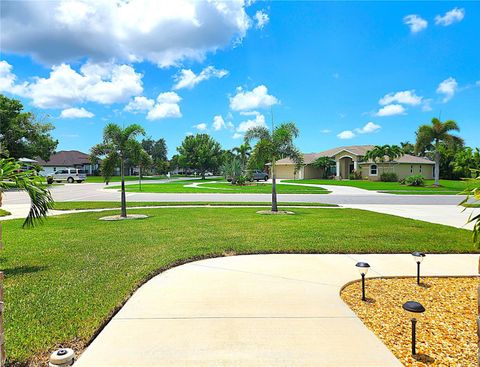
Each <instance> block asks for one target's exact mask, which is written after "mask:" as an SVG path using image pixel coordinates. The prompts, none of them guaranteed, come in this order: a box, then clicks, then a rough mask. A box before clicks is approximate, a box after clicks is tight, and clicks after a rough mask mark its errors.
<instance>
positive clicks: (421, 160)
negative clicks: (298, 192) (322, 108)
mask: <svg viewBox="0 0 480 367" xmlns="http://www.w3.org/2000/svg"><path fill="white" fill-rule="evenodd" d="M373 148H374V146H373V145H352V146H346V147H339V148H334V149H329V150H326V151H323V152H320V153H310V154H304V155H303V161H304V164H303V165H302V166H301V167H300V168H299V169H298V170H296V169H295V164H294V163H293V162H292V161H291V160H290V159H288V158H286V159H280V160H279V161H277V162H276V164H275V170H276V176H277V178H284V179H300V180H301V179H310V178H323V177H324V176H325V175H324V171H323V169H320V168H315V167H313V166H312V163H313V162H314V161H315V160H317V159H318V158H320V157H330V158H332V161H334V162H335V165H332V167H331V168H330V170H329V172H327V176H329V177H330V176H334V177H335V178H336V179H348V178H349V175H350V173H353V172H361V175H362V178H363V179H366V180H371V181H378V180H380V175H381V174H382V173H383V172H394V173H396V174H397V176H398V178H399V179H402V178H405V177H407V176H410V175H416V174H420V175H422V176H423V177H424V178H425V179H433V168H434V165H435V163H434V162H433V161H431V160H430V159H428V158H425V157H417V156H413V155H410V154H405V155H403V156H401V157H400V158H398V159H396V160H393V161H392V162H388V158H385V162H384V163H376V162H372V161H365V160H364V158H363V157H364V156H365V153H366V152H367V151H369V150H372V149H373Z"/></svg>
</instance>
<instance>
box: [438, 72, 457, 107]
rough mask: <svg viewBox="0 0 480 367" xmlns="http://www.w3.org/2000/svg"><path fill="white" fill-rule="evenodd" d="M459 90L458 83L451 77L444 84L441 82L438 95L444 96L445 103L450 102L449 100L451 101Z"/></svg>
mask: <svg viewBox="0 0 480 367" xmlns="http://www.w3.org/2000/svg"><path fill="white" fill-rule="evenodd" d="M457 89H458V83H457V81H456V80H455V79H454V78H452V77H450V78H447V79H445V80H444V81H443V82H441V83H440V84H439V85H438V88H437V93H438V94H443V96H444V97H443V102H444V103H445V102H448V101H449V100H451V99H452V98H453V96H454V95H455V93H456V91H457Z"/></svg>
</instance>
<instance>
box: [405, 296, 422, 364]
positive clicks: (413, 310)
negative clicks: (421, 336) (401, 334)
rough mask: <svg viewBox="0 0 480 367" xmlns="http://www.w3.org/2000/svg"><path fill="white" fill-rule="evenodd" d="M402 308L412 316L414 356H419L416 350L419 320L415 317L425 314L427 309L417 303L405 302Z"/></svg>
mask: <svg viewBox="0 0 480 367" xmlns="http://www.w3.org/2000/svg"><path fill="white" fill-rule="evenodd" d="M402 307H403V309H404V310H405V311H407V312H409V313H410V314H411V315H412V356H414V355H415V354H417V350H416V348H415V343H416V340H417V330H416V329H417V319H416V318H415V315H416V314H421V313H423V312H425V307H423V306H422V305H421V304H420V303H418V302H415V301H408V302H405V303H404V304H403V306H402Z"/></svg>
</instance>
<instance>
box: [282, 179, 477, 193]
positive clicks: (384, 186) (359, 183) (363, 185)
mask: <svg viewBox="0 0 480 367" xmlns="http://www.w3.org/2000/svg"><path fill="white" fill-rule="evenodd" d="M285 182H295V183H307V184H318V185H335V186H353V187H358V188H360V189H365V190H375V191H382V192H388V193H391V194H404V195H405V194H407V195H415V194H422V195H425V194H437V195H455V194H458V193H461V192H462V191H463V190H465V189H466V188H469V187H471V186H472V183H470V182H468V181H459V180H440V186H439V187H435V186H432V185H433V183H434V180H425V186H423V187H416V186H406V185H400V183H399V182H379V181H367V180H342V181H338V180H286V181H285Z"/></svg>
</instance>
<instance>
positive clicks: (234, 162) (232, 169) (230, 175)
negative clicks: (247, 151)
mask: <svg viewBox="0 0 480 367" xmlns="http://www.w3.org/2000/svg"><path fill="white" fill-rule="evenodd" d="M221 170H222V173H223V175H224V176H225V179H226V180H230V182H231V183H232V185H235V184H236V183H237V181H238V178H239V177H240V176H241V175H242V165H241V163H240V161H239V160H238V159H237V158H236V157H233V158H231V159H229V160H227V161H226V162H225V163H224V164H223V166H222V168H221Z"/></svg>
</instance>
